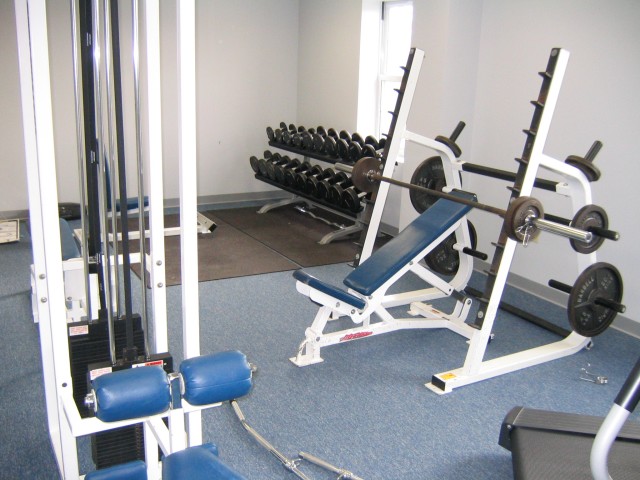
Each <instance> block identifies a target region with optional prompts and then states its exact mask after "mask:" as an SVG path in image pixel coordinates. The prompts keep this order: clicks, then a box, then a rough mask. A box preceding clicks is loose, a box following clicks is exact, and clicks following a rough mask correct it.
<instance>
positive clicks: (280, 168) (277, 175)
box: [273, 155, 300, 185]
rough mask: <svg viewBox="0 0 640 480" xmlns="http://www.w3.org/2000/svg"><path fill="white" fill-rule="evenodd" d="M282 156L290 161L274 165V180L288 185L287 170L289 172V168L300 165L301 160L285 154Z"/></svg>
mask: <svg viewBox="0 0 640 480" xmlns="http://www.w3.org/2000/svg"><path fill="white" fill-rule="evenodd" d="M282 158H286V159H287V160H288V162H286V163H279V164H277V165H274V166H273V169H274V172H273V175H274V180H275V181H276V182H278V183H280V184H282V185H286V182H285V172H287V171H288V170H289V169H291V168H296V167H298V166H300V160H298V159H297V158H294V159H291V158H289V157H288V156H286V155H285V156H284V157H282Z"/></svg>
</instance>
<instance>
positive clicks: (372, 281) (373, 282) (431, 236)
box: [344, 191, 477, 296]
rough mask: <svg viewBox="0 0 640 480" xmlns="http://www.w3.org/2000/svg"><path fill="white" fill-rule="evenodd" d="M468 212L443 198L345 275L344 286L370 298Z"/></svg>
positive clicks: (471, 197)
mask: <svg viewBox="0 0 640 480" xmlns="http://www.w3.org/2000/svg"><path fill="white" fill-rule="evenodd" d="M452 194H454V195H458V196H460V197H462V198H465V199H469V200H473V201H476V200H477V199H476V196H475V195H474V194H472V193H469V192H461V191H454V192H452ZM469 210H471V207H470V206H468V205H463V204H461V203H456V202H454V201H452V200H447V199H444V198H440V199H438V200H437V201H436V202H435V203H434V204H433V205H432V206H431V207H429V208H428V209H427V210H425V211H424V213H422V214H421V215H420V216H419V217H418V218H416V219H415V220H414V221H413V222H411V223H410V224H409V225H408V226H407V228H405V229H404V230H402V232H400V233H399V234H398V235H397V236H396V237H395V238H393V239H392V240H390V241H389V242H387V243H386V244H385V245H383V246H382V247H380V248H379V249H378V250H377V251H376V252H374V254H373V255H371V256H370V257H369V258H367V259H366V260H365V261H364V262H362V263H361V264H360V265H359V266H358V267H357V268H356V269H355V270H353V271H352V272H351V273H350V274H349V275H347V277H346V278H345V279H344V284H345V285H346V286H347V287H349V288H352V289H353V290H355V291H356V292H358V293H361V294H362V295H367V296H368V295H371V294H373V293H374V292H375V291H376V290H377V289H378V288H380V287H381V286H382V285H383V284H384V283H385V282H386V281H387V280H389V279H390V278H391V277H392V276H393V275H394V274H395V273H396V272H398V271H399V270H400V269H401V268H402V267H403V266H405V265H406V264H408V263H409V262H410V261H411V260H412V259H414V258H415V257H416V256H417V255H418V254H419V253H420V252H421V251H422V250H424V249H425V248H426V247H428V246H429V245H430V244H431V243H433V242H434V241H435V240H436V239H437V238H438V237H439V236H440V235H442V233H443V232H444V231H445V230H447V229H448V228H450V227H451V226H452V225H453V224H454V223H456V222H457V221H458V220H460V219H461V218H462V217H463V216H464V215H466V213H467V212H468V211H469Z"/></svg>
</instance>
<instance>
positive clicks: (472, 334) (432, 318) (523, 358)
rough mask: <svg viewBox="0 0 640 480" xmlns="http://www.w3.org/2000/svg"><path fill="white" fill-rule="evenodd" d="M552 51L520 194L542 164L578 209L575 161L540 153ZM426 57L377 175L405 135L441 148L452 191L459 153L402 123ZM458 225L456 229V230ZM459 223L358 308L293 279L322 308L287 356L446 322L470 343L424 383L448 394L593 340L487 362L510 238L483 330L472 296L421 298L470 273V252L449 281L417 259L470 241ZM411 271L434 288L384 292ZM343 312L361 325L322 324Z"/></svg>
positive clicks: (309, 359) (585, 190) (563, 60)
mask: <svg viewBox="0 0 640 480" xmlns="http://www.w3.org/2000/svg"><path fill="white" fill-rule="evenodd" d="M556 54H557V55H558V59H557V63H556V67H555V71H554V74H553V77H552V78H551V81H550V84H549V87H548V88H549V89H548V95H547V99H546V103H545V106H544V109H543V111H542V116H541V118H540V124H539V128H538V130H537V133H536V135H535V138H534V139H533V148H532V150H531V155H530V159H529V163H528V168H527V170H526V174H525V177H524V182H523V185H522V188H521V191H520V195H521V196H528V195H530V194H531V192H532V189H533V184H534V181H535V179H536V176H537V173H538V171H539V170H540V169H546V170H549V171H552V172H555V173H557V174H560V175H561V176H562V177H563V178H564V183H558V186H557V189H556V190H557V193H559V194H561V195H564V196H568V197H570V198H571V200H572V204H573V205H572V206H573V207H574V211H575V210H578V209H579V208H580V207H582V206H583V205H587V204H590V203H591V202H592V200H591V187H590V184H589V181H588V179H587V178H586V176H585V175H584V173H582V172H581V171H580V170H578V169H577V168H576V167H573V166H570V165H568V164H566V163H564V162H562V161H559V160H557V159H555V158H552V157H550V156H548V155H546V154H544V152H543V149H544V145H545V143H546V139H547V135H548V132H549V128H550V125H551V119H552V117H553V113H554V110H555V107H556V103H557V99H558V95H559V92H560V87H561V84H562V80H563V77H564V74H565V71H566V67H567V63H568V59H569V52H567V51H566V50H563V49H557V51H556ZM423 56H424V53H423V52H422V51H420V50H418V49H416V50H415V55H414V59H413V65H412V66H411V70H410V74H409V78H408V82H407V86H406V90H405V92H404V97H403V104H402V105H401V107H400V109H399V115H398V118H397V124H396V128H395V131H394V134H393V137H392V140H391V147H390V150H389V156H388V158H387V159H386V162H385V165H384V170H383V172H382V175H383V176H385V177H390V178H392V177H393V171H394V169H395V166H396V165H397V164H398V163H399V162H401V161H402V159H401V157H399V156H398V152H399V148H400V144H401V142H402V141H403V140H406V141H410V142H413V143H416V144H418V145H421V146H424V147H427V148H430V149H432V150H436V151H437V152H438V153H440V155H441V158H442V159H443V164H444V169H443V170H444V174H445V179H446V182H447V187H446V190H445V191H450V190H451V189H453V188H460V185H461V177H460V172H461V171H462V165H463V163H464V162H463V161H461V160H458V159H456V158H455V156H454V155H453V152H452V151H451V150H450V149H449V148H448V147H447V146H446V145H444V144H442V143H440V142H437V141H435V140H432V139H430V138H427V137H424V136H422V135H419V134H417V133H413V132H410V131H408V130H407V129H406V122H407V117H408V113H409V110H410V106H411V101H412V98H413V92H414V90H415V85H416V82H417V78H418V75H419V71H420V65H421V62H422V58H423ZM389 187H390V184H389V183H387V182H380V185H379V189H378V197H377V200H376V203H375V206H374V209H373V212H372V218H371V222H370V227H369V230H368V231H367V235H366V240H365V243H364V247H363V251H362V257H361V261H364V260H366V259H367V258H368V257H369V256H370V255H371V252H372V250H373V244H374V242H375V239H376V236H377V233H378V229H379V225H380V221H381V218H382V211H383V209H384V203H385V199H386V197H387V192H388V190H389ZM456 226H457V227H458V228H457V229H456ZM456 226H454V227H452V228H450V229H448V230H447V231H446V232H444V233H443V235H441V236H440V238H439V239H438V241H436V243H433V244H432V245H430V246H429V247H428V248H427V249H425V250H424V251H423V252H422V253H421V254H420V255H419V256H417V257H415V258H414V261H412V262H410V263H409V264H407V265H405V266H404V267H403V268H402V269H401V270H400V271H399V272H398V273H397V274H396V275H394V276H393V278H391V279H390V280H389V281H388V282H387V283H386V284H385V285H384V286H383V287H381V288H380V289H378V290H377V291H376V292H375V293H374V294H373V295H372V296H371V297H368V298H363V300H364V301H365V302H366V307H365V308H364V309H363V310H362V311H358V310H356V309H353V307H351V306H349V305H345V304H341V303H340V302H339V301H337V299H335V298H333V297H332V296H331V295H327V294H326V293H323V292H320V291H319V290H316V289H314V288H313V287H310V286H309V285H307V284H305V283H303V282H300V281H298V282H297V283H296V288H297V289H298V291H300V292H301V293H303V294H304V295H307V296H308V297H309V298H310V299H311V300H312V301H314V302H316V303H319V304H320V305H321V307H320V309H319V310H318V313H317V314H316V317H315V319H314V321H313V324H312V326H311V327H310V328H308V329H307V330H306V333H305V340H304V341H303V342H302V343H301V345H300V348H299V350H298V353H297V355H296V356H295V357H292V358H291V359H290V360H291V361H292V362H293V363H295V364H296V365H298V366H306V365H310V364H313V363H318V362H321V361H322V358H321V357H320V350H321V348H323V347H325V346H328V345H333V344H336V343H342V342H346V341H350V340H355V339H359V338H363V337H367V336H371V335H378V334H382V333H387V332H390V331H395V330H400V329H406V328H447V329H449V330H451V331H453V332H455V333H458V334H459V335H461V336H463V337H465V338H466V339H468V344H469V348H468V351H467V354H466V358H465V361H464V364H463V366H462V367H460V368H457V369H453V370H448V371H445V372H442V373H438V374H436V375H434V380H437V383H438V384H439V385H444V388H441V387H440V386H436V385H434V383H433V381H432V382H429V383H427V384H426V386H427V387H428V388H429V389H431V390H432V391H434V392H436V393H438V394H444V393H449V392H451V391H452V390H453V389H454V388H458V387H461V386H464V385H469V384H472V383H475V382H478V381H481V380H485V379H488V378H492V377H495V376H498V375H502V374H505V373H510V372H514V371H517V370H520V369H523V368H526V367H530V366H534V365H538V364H541V363H544V362H548V361H551V360H555V359H558V358H561V357H564V356H568V355H572V354H574V353H576V352H578V351H580V350H581V349H583V348H585V347H587V346H589V345H590V343H591V339H590V338H588V337H584V336H582V335H579V334H577V333H575V332H571V333H570V334H569V335H568V336H567V337H566V338H564V339H562V340H560V341H557V342H553V343H550V344H547V345H541V346H539V347H535V348H532V349H528V350H524V351H521V352H517V353H513V354H510V355H505V356H502V357H499V358H495V359H491V360H484V356H485V352H486V349H487V345H488V344H489V340H490V339H491V337H492V330H493V324H494V321H495V318H496V315H497V312H498V308H499V304H500V299H501V297H502V294H503V291H504V287H505V286H506V281H507V276H508V273H509V270H510V267H511V262H512V260H513V256H514V254H515V249H516V246H517V244H518V242H517V241H515V240H512V239H508V240H507V242H506V246H505V250H504V252H503V255H502V260H501V263H500V266H499V269H498V272H497V276H496V279H495V283H494V285H493V288H492V291H491V295H490V298H489V303H488V306H487V309H486V312H485V318H484V321H483V323H482V327H481V328H480V329H478V328H474V327H472V326H471V325H469V324H467V323H465V319H466V316H467V313H468V311H469V306H470V300H468V299H467V300H465V301H464V303H463V302H462V301H460V300H457V304H456V307H455V308H454V310H453V312H452V313H450V314H445V313H443V312H441V311H440V310H438V309H437V308H435V307H434V306H433V305H431V304H427V303H424V302H425V301H432V300H434V299H437V298H442V297H446V296H448V295H450V294H451V293H452V292H453V290H454V289H456V290H459V289H463V288H464V287H465V286H466V285H467V282H468V280H469V278H470V276H471V273H472V270H473V265H472V258H471V257H470V256H469V255H460V267H459V269H458V272H457V273H456V275H455V277H454V278H453V279H452V280H451V282H450V283H447V282H445V281H444V280H442V279H441V278H439V277H438V276H436V275H435V274H433V273H432V272H430V271H429V270H427V269H426V268H424V267H423V266H422V265H420V264H419V263H418V261H419V260H420V259H421V258H423V256H424V255H425V254H426V253H428V252H429V251H430V250H432V249H433V248H434V247H435V246H436V245H437V243H439V242H440V241H442V240H444V239H445V238H446V237H447V235H449V234H450V233H451V232H452V231H454V230H455V231H456V242H457V243H456V245H455V246H454V248H455V249H461V248H462V247H464V246H469V245H470V238H469V232H468V228H467V222H466V216H465V217H464V218H463V220H461V221H459V222H458V223H457V224H456ZM595 262H596V254H595V252H594V253H591V254H588V255H578V262H577V266H578V269H577V270H578V273H580V271H582V270H583V269H584V268H586V267H587V266H589V265H591V264H593V263H595ZM408 271H412V272H414V273H416V274H417V275H418V276H419V277H420V278H422V279H424V280H425V281H426V282H427V283H429V284H430V285H432V288H429V289H425V290H415V291H409V292H403V293H396V294H393V295H387V294H386V290H387V289H388V288H389V287H390V286H391V285H392V284H393V283H394V282H396V281H397V280H398V279H399V278H400V277H401V276H403V275H404V274H405V273H407V272H408ZM350 293H352V294H353V295H356V296H360V295H359V294H358V293H357V292H354V291H352V290H350ZM467 301H468V303H467ZM400 305H410V308H409V314H411V315H414V316H422V317H423V318H421V319H403V318H394V317H393V316H392V315H391V314H389V312H388V311H387V308H388V307H392V306H400ZM372 314H375V315H376V316H378V317H379V319H380V320H381V321H379V322H371V319H370V316H371V315H372ZM340 316H349V317H350V318H351V320H352V321H353V322H355V323H362V326H360V327H356V328H351V329H344V330H339V331H335V330H334V331H332V332H331V333H325V332H324V329H325V327H326V325H327V322H328V321H329V320H334V319H337V318H339V317H340Z"/></svg>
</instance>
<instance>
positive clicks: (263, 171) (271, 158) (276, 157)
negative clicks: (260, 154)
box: [249, 150, 282, 177]
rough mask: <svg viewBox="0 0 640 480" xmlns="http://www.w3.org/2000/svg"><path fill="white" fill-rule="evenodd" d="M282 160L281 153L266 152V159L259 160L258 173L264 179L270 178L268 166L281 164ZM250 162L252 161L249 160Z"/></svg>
mask: <svg viewBox="0 0 640 480" xmlns="http://www.w3.org/2000/svg"><path fill="white" fill-rule="evenodd" d="M281 159H282V155H280V154H279V153H271V152H270V151H269V150H265V151H264V158H261V159H259V160H258V172H259V173H260V175H262V176H263V177H269V172H268V168H267V167H268V165H269V164H271V163H274V162H275V163H277V162H280V161H281ZM249 162H251V159H249Z"/></svg>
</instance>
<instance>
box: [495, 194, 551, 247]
mask: <svg viewBox="0 0 640 480" xmlns="http://www.w3.org/2000/svg"><path fill="white" fill-rule="evenodd" d="M536 218H540V219H542V218H544V209H543V208H542V203H540V201H539V200H537V199H535V198H533V197H518V198H516V199H514V200H513V201H512V202H511V204H510V205H509V208H508V209H507V212H506V215H505V216H504V226H505V229H506V231H507V235H508V236H509V238H511V239H512V240H516V241H518V242H525V243H527V242H529V241H531V240H533V239H534V238H535V237H537V236H538V234H539V233H540V230H539V229H538V228H536V226H535V225H534V224H533V223H532V222H531V220H533V219H536Z"/></svg>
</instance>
